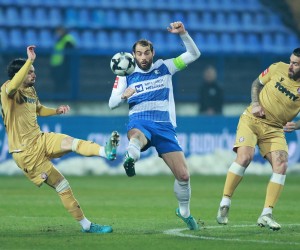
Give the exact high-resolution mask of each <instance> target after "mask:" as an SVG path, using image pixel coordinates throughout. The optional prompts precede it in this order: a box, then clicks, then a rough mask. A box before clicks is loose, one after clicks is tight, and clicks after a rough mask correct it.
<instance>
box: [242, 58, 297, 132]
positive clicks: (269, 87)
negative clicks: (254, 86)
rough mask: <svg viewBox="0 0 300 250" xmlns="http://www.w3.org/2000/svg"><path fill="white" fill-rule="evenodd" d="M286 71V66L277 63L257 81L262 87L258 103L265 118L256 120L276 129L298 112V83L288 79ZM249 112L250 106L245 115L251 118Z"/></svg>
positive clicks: (287, 67)
mask: <svg viewBox="0 0 300 250" xmlns="http://www.w3.org/2000/svg"><path fill="white" fill-rule="evenodd" d="M288 70H289V65H288V64H286V63H283V62H278V63H274V64H272V65H271V66H270V67H269V68H267V69H266V70H265V71H263V72H262V73H261V74H260V75H259V81H260V82H261V84H263V85H264V87H263V88H262V90H261V92H260V94H259V103H260V105H261V106H262V107H263V109H264V112H265V117H263V118H260V117H256V118H258V119H260V120H261V121H262V122H265V123H267V124H269V125H272V126H276V127H282V126H284V125H285V124H286V123H287V122H290V121H292V120H293V119H294V118H295V117H296V116H297V115H298V113H299V112H300V82H296V81H294V80H293V79H290V78H289V76H288ZM251 111H252V106H251V105H250V106H249V107H248V108H247V111H246V114H247V115H251V116H253V115H252V113H251Z"/></svg>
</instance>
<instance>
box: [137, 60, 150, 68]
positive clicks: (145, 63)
mask: <svg viewBox="0 0 300 250" xmlns="http://www.w3.org/2000/svg"><path fill="white" fill-rule="evenodd" d="M152 62H153V60H152V59H151V60H149V61H143V62H142V63H141V62H139V61H136V64H137V65H138V67H139V68H140V69H142V70H144V71H148V70H149V69H150V68H151V65H152Z"/></svg>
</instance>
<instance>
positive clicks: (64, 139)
mask: <svg viewBox="0 0 300 250" xmlns="http://www.w3.org/2000/svg"><path fill="white" fill-rule="evenodd" d="M34 49H35V46H28V47H27V56H28V59H27V60H26V59H22V58H18V59H15V60H13V61H12V62H11V63H10V64H9V65H8V67H7V70H8V77H9V80H8V81H6V82H5V83H4V84H3V85H2V86H1V104H2V117H3V121H4V125H5V128H6V132H7V135H8V146H9V152H10V153H11V154H12V157H13V159H14V161H15V162H16V164H17V165H18V167H19V168H20V169H21V170H22V171H23V172H24V174H25V175H26V176H27V177H28V178H29V179H30V180H31V181H32V182H33V183H34V184H35V185H37V186H38V187H40V186H41V185H42V184H43V183H44V182H45V183H46V184H47V185H49V186H50V187H52V188H53V189H55V190H56V192H57V193H58V195H59V197H60V199H61V201H62V203H63V205H64V207H65V208H66V209H67V210H68V212H69V213H70V214H71V215H72V216H73V217H74V219H76V220H77V221H78V222H79V223H80V225H81V227H82V232H86V233H110V232H112V228H111V227H110V226H106V225H98V224H95V223H91V222H90V221H89V220H88V219H87V218H86V217H85V216H84V214H83V211H82V209H81V207H80V206H79V203H78V202H77V200H76V199H75V197H74V195H73V193H72V190H71V187H70V185H69V182H68V181H67V180H66V179H65V177H64V176H63V175H62V174H61V173H60V172H59V171H58V170H57V169H56V168H55V167H54V166H53V164H52V162H51V161H50V160H51V159H52V158H58V157H61V156H62V155H64V154H67V153H69V152H72V151H73V152H76V153H78V154H80V155H84V156H101V157H104V158H107V159H109V160H114V159H115V158H116V148H117V146H118V142H119V134H118V133H117V132H116V131H114V132H112V134H111V137H110V141H109V142H108V143H107V144H106V146H105V147H104V146H100V145H98V144H96V143H94V142H90V141H85V140H80V139H76V138H72V137H70V136H68V135H65V134H56V133H43V132H41V130H40V127H39V125H38V123H37V116H50V115H60V114H65V113H67V112H68V111H69V110H70V107H69V106H66V105H62V106H59V107H58V108H56V109H53V108H48V107H45V106H43V105H42V104H41V103H40V101H39V99H38V96H37V93H36V91H35V88H34V85H35V80H36V74H35V69H34V67H33V65H32V64H33V62H34V60H35V58H36V54H35V51H34Z"/></svg>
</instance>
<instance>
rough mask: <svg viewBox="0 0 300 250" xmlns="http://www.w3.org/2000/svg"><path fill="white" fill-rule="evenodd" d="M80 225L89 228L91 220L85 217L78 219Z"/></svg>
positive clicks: (85, 228)
mask: <svg viewBox="0 0 300 250" xmlns="http://www.w3.org/2000/svg"><path fill="white" fill-rule="evenodd" d="M79 223H80V225H81V227H82V228H83V229H84V230H89V229H90V227H91V224H92V223H91V222H90V221H89V220H88V219H87V218H85V217H84V218H83V219H82V220H80V221H79Z"/></svg>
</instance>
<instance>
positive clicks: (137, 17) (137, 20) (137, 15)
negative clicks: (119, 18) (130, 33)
mask: <svg viewBox="0 0 300 250" xmlns="http://www.w3.org/2000/svg"><path fill="white" fill-rule="evenodd" d="M141 20H144V13H143V12H142V11H140V10H134V11H133V13H132V23H134V27H135V28H137V29H142V28H144V23H143V22H141Z"/></svg>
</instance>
